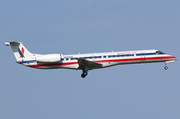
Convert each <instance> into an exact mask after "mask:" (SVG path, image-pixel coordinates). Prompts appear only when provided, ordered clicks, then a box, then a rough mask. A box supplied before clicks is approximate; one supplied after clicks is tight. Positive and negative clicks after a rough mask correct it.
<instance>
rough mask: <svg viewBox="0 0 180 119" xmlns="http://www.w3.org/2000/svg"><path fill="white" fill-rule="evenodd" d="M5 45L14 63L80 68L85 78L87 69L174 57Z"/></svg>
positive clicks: (145, 52)
mask: <svg viewBox="0 0 180 119" xmlns="http://www.w3.org/2000/svg"><path fill="white" fill-rule="evenodd" d="M5 44H6V46H11V48H12V51H13V53H14V55H15V58H16V60H17V61H16V63H19V64H22V65H24V66H27V67H32V68H38V69H57V68H64V69H75V70H82V74H81V77H82V78H85V77H86V76H87V75H88V71H89V70H93V69H100V68H107V67H111V66H115V65H123V64H137V63H140V64H142V63H153V62H165V67H164V68H165V69H166V70H167V69H168V67H167V64H168V63H173V62H175V61H176V60H177V58H176V57H174V56H171V55H168V54H165V53H163V52H161V51H159V50H155V49H154V50H139V51H124V52H121V51H120V52H105V53H89V54H74V55H62V54H45V55H41V54H33V53H31V52H29V51H28V50H27V49H26V47H24V45H23V44H22V43H21V42H15V41H8V42H5Z"/></svg>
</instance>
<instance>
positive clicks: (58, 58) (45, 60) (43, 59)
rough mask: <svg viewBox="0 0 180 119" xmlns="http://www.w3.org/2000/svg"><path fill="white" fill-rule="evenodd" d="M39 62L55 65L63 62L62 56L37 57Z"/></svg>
mask: <svg viewBox="0 0 180 119" xmlns="http://www.w3.org/2000/svg"><path fill="white" fill-rule="evenodd" d="M36 61H37V62H42V63H53V62H59V61H61V54H49V55H42V56H37V57H36Z"/></svg>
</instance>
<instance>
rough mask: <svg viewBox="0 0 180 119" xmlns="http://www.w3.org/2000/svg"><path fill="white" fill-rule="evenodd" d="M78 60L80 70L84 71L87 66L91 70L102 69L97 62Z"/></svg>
mask: <svg viewBox="0 0 180 119" xmlns="http://www.w3.org/2000/svg"><path fill="white" fill-rule="evenodd" d="M77 60H78V64H79V69H84V67H85V66H87V67H88V68H89V69H90V70H91V69H98V68H102V65H101V64H99V63H96V62H92V61H89V60H86V59H83V58H77Z"/></svg>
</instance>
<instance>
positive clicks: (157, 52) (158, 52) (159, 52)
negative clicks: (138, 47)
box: [156, 51, 165, 54]
mask: <svg viewBox="0 0 180 119" xmlns="http://www.w3.org/2000/svg"><path fill="white" fill-rule="evenodd" d="M156 54H165V53H163V52H161V51H156Z"/></svg>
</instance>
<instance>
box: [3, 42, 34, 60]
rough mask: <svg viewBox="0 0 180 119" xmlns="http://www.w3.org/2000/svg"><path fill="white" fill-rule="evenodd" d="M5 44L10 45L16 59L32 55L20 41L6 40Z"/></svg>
mask: <svg viewBox="0 0 180 119" xmlns="http://www.w3.org/2000/svg"><path fill="white" fill-rule="evenodd" d="M5 44H6V46H11V48H12V51H13V53H14V56H15V58H16V60H17V61H19V60H20V59H23V58H32V56H33V55H32V53H30V52H29V51H28V50H27V49H26V47H24V45H23V44H22V43H21V42H14V41H9V42H6V43H5Z"/></svg>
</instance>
